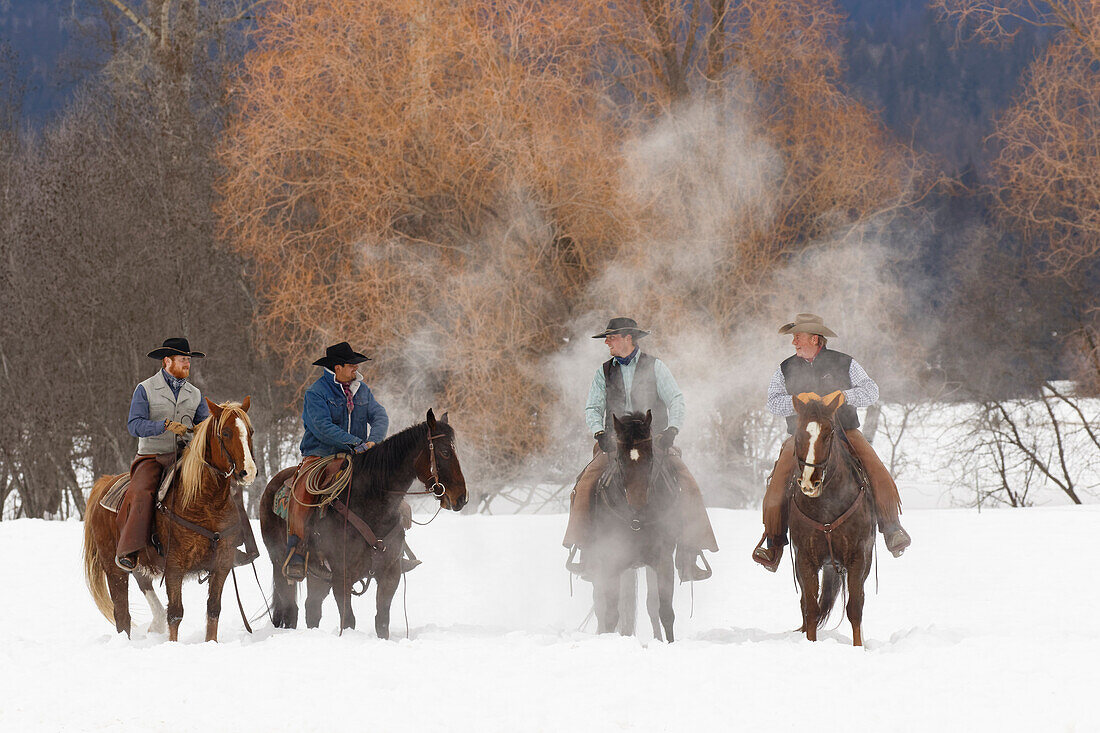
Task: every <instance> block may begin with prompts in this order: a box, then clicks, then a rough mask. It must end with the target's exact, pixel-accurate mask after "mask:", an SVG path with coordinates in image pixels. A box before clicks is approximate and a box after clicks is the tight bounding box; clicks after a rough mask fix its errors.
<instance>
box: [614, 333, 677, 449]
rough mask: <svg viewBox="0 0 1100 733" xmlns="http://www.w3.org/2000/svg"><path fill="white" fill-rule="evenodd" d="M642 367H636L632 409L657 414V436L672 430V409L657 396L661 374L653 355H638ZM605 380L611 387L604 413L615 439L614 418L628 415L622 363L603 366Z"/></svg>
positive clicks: (655, 417)
mask: <svg viewBox="0 0 1100 733" xmlns="http://www.w3.org/2000/svg"><path fill="white" fill-rule="evenodd" d="M637 359H638V364H637V365H636V366H635V367H634V381H633V382H632V383H631V385H630V405H631V406H632V407H633V408H634V410H635V412H641V413H642V414H645V411H646V410H651V411H652V412H653V425H652V426H651V427H650V432H651V433H652V434H653V435H656V434H657V433H659V432H661V431H662V430H664V429H665V428H667V427H668V407H667V406H666V405H665V403H664V402H662V401H661V398H660V397H658V396H657V372H656V371H654V369H653V365H654V363H655V362H656V359H654V358H653V357H652V356H650V355H649V354H646V353H643V352H638V356H637ZM603 379H604V384H606V385H607V388H606V392H605V395H606V397H605V400H604V411H603V429H604V430H606V431H607V432H608V433H611V434H612V435H614V434H615V427H614V424H613V423H612V422H611V416H612V415H618V416H619V417H622V416H623V415H625V414H626V388H625V387H624V386H623V372H622V367H621V366H619V362H617V361H615V359H614V358H611V359H608V360H607V361H605V362H604V363H603Z"/></svg>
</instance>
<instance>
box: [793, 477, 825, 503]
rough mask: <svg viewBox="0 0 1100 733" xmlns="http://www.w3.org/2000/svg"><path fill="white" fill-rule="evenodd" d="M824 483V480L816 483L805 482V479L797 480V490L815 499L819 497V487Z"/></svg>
mask: <svg viewBox="0 0 1100 733" xmlns="http://www.w3.org/2000/svg"><path fill="white" fill-rule="evenodd" d="M824 483H825V480H824V479H818V480H817V481H806V480H805V479H799V480H798V488H799V490H800V491H801V492H802V493H803V494H805V495H806V496H808V497H810V498H811V499H816V498H817V497H819V496H821V485H822V484H824Z"/></svg>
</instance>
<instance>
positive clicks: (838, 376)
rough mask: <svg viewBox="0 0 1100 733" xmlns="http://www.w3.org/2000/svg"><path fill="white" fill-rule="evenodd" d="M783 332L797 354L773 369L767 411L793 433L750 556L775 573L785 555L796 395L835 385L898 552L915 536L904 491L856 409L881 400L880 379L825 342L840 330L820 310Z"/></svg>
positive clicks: (851, 440) (841, 414)
mask: <svg viewBox="0 0 1100 733" xmlns="http://www.w3.org/2000/svg"><path fill="white" fill-rule="evenodd" d="M779 333H781V334H788V333H789V334H791V336H792V340H791V344H792V345H793V346H794V356H792V357H790V358H788V359H786V360H785V361H784V362H783V363H782V364H780V365H779V368H778V369H776V370H775V374H773V375H772V379H771V383H770V384H769V385H768V411H769V412H771V413H772V414H774V415H779V416H781V417H785V418H786V419H787V432H788V433H789V434H790V436H791V437H788V438H787V440H786V441H785V442H784V443H783V447H782V449H781V450H780V452H779V460H777V461H776V462H775V468H774V469H773V470H772V475H771V476H770V477H769V478H768V488H767V491H766V492H765V494H764V536H763V537H762V538H761V539H760V542H759V543H758V544H757V546H756V549H754V550H753V553H752V559H753V560H754V561H756V562H758V563H760V564H761V565H763V566H764V567H765V568H767V569H768V570H770V571H772V572H773V573H774V572H775V571H776V569H777V568H778V567H779V560H780V559H781V558H782V557H783V546H784V545H786V544H787V520H788V515H787V494H786V488H787V480H788V479H789V478H790V477H791V475H792V474H793V473H794V468H795V456H794V437H793V436H794V431H795V429H796V428H797V427H798V416H797V415H796V413H795V409H794V402H793V400H792V396H793V395H797V394H801V393H803V392H816V393H817V394H819V395H826V394H830V393H831V392H835V391H837V390H841V391H843V392H844V404H843V405H841V407H840V409H839V410H837V418H838V419H839V420H840V424H841V427H843V428H844V435H845V436H847V438H848V440H847V443H848V445H850V446H851V448H852V452H853V453H855V455H856V457H857V458H858V459H859V460H860V463H862V464H863V468H864V469H865V470H866V471H867V477H868V478H869V479H870V480H871V493H872V494H873V495H874V497H875V509H876V511H877V512H878V519H879V526H880V529H881V530H882V534H883V537H884V538H885V540H886V549H888V550H889V551H890V552H891V553H892V554H893V555H894V557H899V556H900V555H901V554H902V553H903V552H905V548H906V547H908V546H909V543H910V541H911V540H910V539H909V533H908V532H906V531H905V530H904V529H903V528H902V526H901V520H900V519H899V517H898V515H899V514H900V513H901V496H900V495H899V494H898V487H897V484H895V483H894V479H893V478H892V477H891V476H890V472H889V471H888V470H887V469H886V466H884V465H883V464H882V460H881V459H880V458H879V457H878V454H877V453H875V449H874V448H872V447H871V444H870V443H869V442H868V441H867V438H865V437H864V435H863V433H862V432H860V430H859V417H857V415H856V408H857V407H869V406H871V405H873V404H874V403H875V402H877V401H878V385H877V384H875V382H874V380H873V379H871V377H869V376H868V375H867V372H866V371H864V369H863V367H862V366H860V365H859V362H857V361H856V360H855V359H853V358H852V357H850V356H848V355H847V354H843V353H841V352H839V351H833V350H832V349H829V348H826V344H827V343H828V339H829V338H832V337H835V336H836V334H835V333H833V331H832V330H831V329H829V328H828V327H826V325H825V322H824V320H823V319H822V318H821V316H817V315H814V314H813V313H799V314H798V315H797V316H795V319H794V321H792V322H791V323H787V324H785V325H783V326H781V327H780V328H779ZM765 541H767V547H765V546H764V542H765Z"/></svg>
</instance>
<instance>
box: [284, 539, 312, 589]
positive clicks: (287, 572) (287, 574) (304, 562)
mask: <svg viewBox="0 0 1100 733" xmlns="http://www.w3.org/2000/svg"><path fill="white" fill-rule="evenodd" d="M295 557H298V558H300V559H301V564H300V565H299V563H292V562H291V560H293V559H294V558H295ZM299 567H300V568H301V571H299V570H298V568H299ZM291 568H294V570H293V572H292V571H291ZM282 570H283V577H284V578H286V582H287V583H289V584H290V585H294V584H295V583H301V582H302V581H303V580H305V579H306V573H307V572H308V571H309V551H308V550H307V551H306V554H305V557H302V555H301V553H299V552H298V546H297V545H295V546H294V547H291V548H290V552H288V553H287V555H286V560H283V567H282ZM299 572H300V574H299Z"/></svg>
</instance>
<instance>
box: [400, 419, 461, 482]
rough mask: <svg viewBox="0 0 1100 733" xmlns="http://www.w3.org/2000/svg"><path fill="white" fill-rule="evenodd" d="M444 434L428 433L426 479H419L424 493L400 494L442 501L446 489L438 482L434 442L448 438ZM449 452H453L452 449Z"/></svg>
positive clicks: (437, 465)
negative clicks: (429, 496) (429, 497)
mask: <svg viewBox="0 0 1100 733" xmlns="http://www.w3.org/2000/svg"><path fill="white" fill-rule="evenodd" d="M449 437H450V436H448V435H447V434H446V433H440V434H439V435H432V433H431V431H430V430H429V431H428V471H429V473H428V478H427V479H421V483H423V484H424V487H425V489H426V490H425V491H403V492H401V493H403V494H406V495H408V496H427V495H428V494H431V495H432V496H434V497H436V498H437V499H442V498H443V495H444V494H446V493H447V487H446V486H445V485H444V484H443V482H442V481H440V480H439V464H438V463H437V462H436V458H435V441H436V440H438V439H440V438H448V439H449ZM451 450H454V448H453V447H452V448H451Z"/></svg>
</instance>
